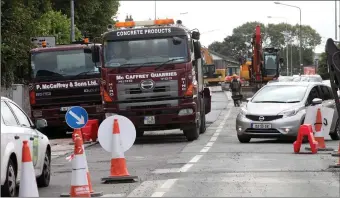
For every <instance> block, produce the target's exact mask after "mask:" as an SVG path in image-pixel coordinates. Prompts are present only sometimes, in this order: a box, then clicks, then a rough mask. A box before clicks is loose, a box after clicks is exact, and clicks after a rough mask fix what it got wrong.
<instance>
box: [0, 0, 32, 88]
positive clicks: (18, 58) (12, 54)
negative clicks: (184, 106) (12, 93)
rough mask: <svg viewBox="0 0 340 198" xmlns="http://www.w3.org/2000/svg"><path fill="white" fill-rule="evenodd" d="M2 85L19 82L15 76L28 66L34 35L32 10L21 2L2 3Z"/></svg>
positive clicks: (7, 0)
mask: <svg viewBox="0 0 340 198" xmlns="http://www.w3.org/2000/svg"><path fill="white" fill-rule="evenodd" d="M1 20H2V21H1V33H2V41H1V85H4V86H6V87H8V86H10V85H11V84H12V82H14V81H17V80H18V75H14V74H15V73H16V72H17V71H19V70H21V69H22V70H25V69H26V68H27V65H28V51H29V50H30V49H31V47H32V45H31V42H30V39H29V38H30V37H32V36H33V35H34V17H33V14H32V8H31V7H30V6H29V5H27V4H24V2H23V1H19V0H2V1H1Z"/></svg>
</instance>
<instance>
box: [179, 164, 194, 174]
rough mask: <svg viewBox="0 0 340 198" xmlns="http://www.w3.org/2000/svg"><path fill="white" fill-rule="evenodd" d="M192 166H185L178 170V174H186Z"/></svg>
mask: <svg viewBox="0 0 340 198" xmlns="http://www.w3.org/2000/svg"><path fill="white" fill-rule="evenodd" d="M192 166H193V164H185V165H184V166H183V167H182V168H180V169H179V172H180V173H183V172H187V171H188V170H189V169H190V168H191V167H192Z"/></svg>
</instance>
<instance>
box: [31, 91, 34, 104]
mask: <svg viewBox="0 0 340 198" xmlns="http://www.w3.org/2000/svg"><path fill="white" fill-rule="evenodd" d="M30 104H31V105H34V104H35V91H30Z"/></svg>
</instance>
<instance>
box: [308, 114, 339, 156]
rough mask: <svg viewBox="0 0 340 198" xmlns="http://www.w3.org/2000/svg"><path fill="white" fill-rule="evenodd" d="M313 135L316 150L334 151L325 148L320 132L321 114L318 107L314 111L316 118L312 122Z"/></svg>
mask: <svg viewBox="0 0 340 198" xmlns="http://www.w3.org/2000/svg"><path fill="white" fill-rule="evenodd" d="M314 128H315V135H314V139H315V141H317V142H318V151H334V149H332V148H327V147H326V143H325V137H324V136H323V132H322V114H321V110H320V108H318V110H317V112H316V120H315V124H314ZM306 150H310V148H306Z"/></svg>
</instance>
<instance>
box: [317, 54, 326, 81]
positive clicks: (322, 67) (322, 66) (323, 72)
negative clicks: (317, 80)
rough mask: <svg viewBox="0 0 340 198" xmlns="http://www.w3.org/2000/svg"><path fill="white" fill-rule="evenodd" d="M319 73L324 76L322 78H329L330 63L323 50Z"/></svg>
mask: <svg viewBox="0 0 340 198" xmlns="http://www.w3.org/2000/svg"><path fill="white" fill-rule="evenodd" d="M317 72H318V74H319V75H320V76H321V77H322V79H324V80H326V79H329V72H328V65H327V54H326V52H323V53H321V54H320V57H319V67H318V71H317Z"/></svg>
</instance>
